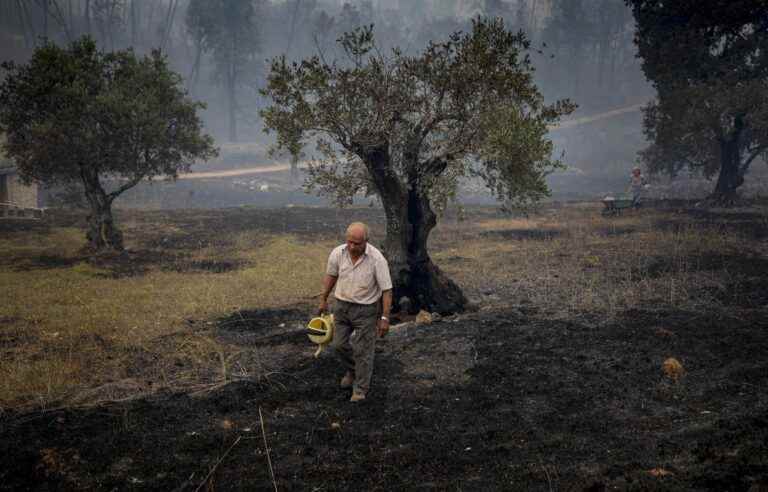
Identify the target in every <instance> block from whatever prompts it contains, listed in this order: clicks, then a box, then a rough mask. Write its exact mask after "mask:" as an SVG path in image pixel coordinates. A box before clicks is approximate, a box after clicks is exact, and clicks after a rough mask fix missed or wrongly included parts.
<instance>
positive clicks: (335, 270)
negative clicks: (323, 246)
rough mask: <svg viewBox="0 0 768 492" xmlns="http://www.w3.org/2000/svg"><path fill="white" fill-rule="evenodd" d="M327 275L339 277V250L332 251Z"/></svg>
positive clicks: (327, 266) (326, 270)
mask: <svg viewBox="0 0 768 492" xmlns="http://www.w3.org/2000/svg"><path fill="white" fill-rule="evenodd" d="M325 274H326V275H330V276H331V277H338V276H339V254H338V250H335V249H334V250H333V251H331V254H330V255H329V256H328V265H326V267H325Z"/></svg>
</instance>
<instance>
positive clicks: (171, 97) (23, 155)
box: [0, 37, 216, 250]
mask: <svg viewBox="0 0 768 492" xmlns="http://www.w3.org/2000/svg"><path fill="white" fill-rule="evenodd" d="M2 67H3V69H4V70H5V71H6V74H5V78H4V79H3V80H2V83H0V131H3V132H5V135H6V141H5V143H4V144H3V150H5V152H6V153H7V155H8V156H9V157H10V158H11V159H13V161H14V162H15V164H16V165H17V167H18V170H19V175H20V176H21V177H22V178H23V179H24V180H26V181H28V182H31V181H35V182H41V183H45V184H56V183H63V184H66V183H72V182H79V184H80V185H82V188H83V190H84V193H85V197H86V199H87V201H88V204H89V206H90V215H89V217H88V233H87V238H88V241H89V245H90V246H91V247H92V248H93V249H95V250H101V249H116V250H119V249H122V235H121V233H120V231H119V230H118V229H117V228H116V227H115V225H114V222H113V218H112V203H113V202H114V200H115V199H116V198H117V197H118V196H120V194H121V193H123V192H124V191H126V190H128V189H130V188H132V187H134V186H136V185H137V184H138V183H139V182H140V181H141V180H143V179H151V178H152V177H155V176H169V177H176V176H177V173H178V172H179V171H184V170H188V169H189V166H190V165H191V163H192V162H193V161H194V160H195V159H198V158H209V157H212V156H214V155H215V154H216V150H215V148H214V146H213V139H212V138H211V137H210V136H208V135H204V134H203V133H202V123H201V121H200V118H199V117H198V115H197V111H198V109H200V108H201V107H202V104H200V103H197V102H193V101H190V100H189V99H188V98H187V97H186V95H185V92H184V90H183V89H182V85H181V78H180V77H179V76H178V75H177V74H176V73H174V72H172V71H171V70H170V69H169V68H168V64H167V61H166V59H165V58H164V57H163V56H162V55H161V54H160V53H159V52H154V53H152V54H151V55H149V56H145V57H143V58H141V59H139V58H137V57H136V56H135V55H134V54H133V52H132V51H130V50H127V51H117V52H113V53H103V52H101V51H99V50H98V49H97V48H96V44H95V43H94V41H93V40H92V39H91V38H89V37H83V38H81V39H79V40H77V41H75V42H73V43H72V44H71V45H70V46H69V47H67V48H61V47H58V46H56V45H54V44H51V43H46V44H44V45H43V46H41V47H39V48H38V49H37V50H35V52H34V54H33V56H32V59H31V60H30V61H29V63H26V64H23V65H17V64H14V63H3V64H2Z"/></svg>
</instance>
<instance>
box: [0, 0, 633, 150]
mask: <svg viewBox="0 0 768 492" xmlns="http://www.w3.org/2000/svg"><path fill="white" fill-rule="evenodd" d="M597 1H598V3H599V4H600V5H599V6H598V8H596V7H595V5H594V3H595V2H594V1H593V0H550V1H549V2H545V1H544V0H509V1H505V0H478V1H477V2H475V3H472V2H464V4H465V5H469V6H471V8H467V9H465V10H464V11H460V10H458V8H457V7H456V5H457V3H456V2H431V1H428V0H410V1H408V2H400V5H399V6H397V7H398V8H394V7H392V6H391V5H396V2H376V3H374V2H373V1H371V0H359V1H353V2H348V3H342V2H339V1H332V0H284V1H278V0H207V1H203V0H32V1H29V0H0V41H2V42H0V59H3V60H14V61H25V60H26V59H28V58H29V56H30V55H31V53H32V50H33V49H34V48H35V47H36V46H38V45H39V44H40V40H41V39H43V38H48V39H50V40H51V41H53V42H56V43H68V42H71V41H72V40H74V39H76V38H78V37H79V36H81V35H83V34H89V35H90V36H92V37H93V38H94V39H95V40H96V42H97V44H98V46H99V47H100V48H101V49H104V50H115V49H124V48H128V47H131V48H133V49H134V51H136V52H137V53H139V54H146V53H149V52H150V51H151V50H152V49H154V48H159V49H160V50H161V51H162V52H163V53H164V54H166V55H167V56H168V58H169V62H170V66H171V68H172V69H174V70H175V71H177V72H179V73H181V74H182V75H183V76H184V78H185V84H186V86H187V89H188V90H189V91H190V93H191V94H192V95H193V96H194V97H196V98H198V99H201V100H203V101H205V102H206V103H207V104H208V109H207V110H206V112H205V113H204V115H203V118H204V121H205V123H206V125H207V127H208V128H209V129H210V130H211V132H212V133H213V134H214V135H216V136H218V138H219V139H220V140H229V141H254V140H261V139H263V138H264V137H263V135H262V134H261V127H262V124H261V121H260V120H259V118H258V110H259V109H263V107H264V106H265V104H266V101H264V100H263V98H261V97H260V96H259V94H258V89H259V88H261V87H264V85H265V82H266V80H265V77H266V74H267V71H268V64H267V63H266V60H268V59H271V58H273V57H274V56H277V55H282V54H285V55H286V56H287V58H288V59H289V60H300V59H303V58H306V57H307V56H310V55H312V54H314V53H315V52H317V51H318V50H319V51H321V52H323V53H324V54H325V56H326V57H327V58H329V59H331V58H333V57H335V56H338V55H340V53H339V49H338V45H337V43H336V40H337V39H339V38H340V37H341V35H342V34H343V33H344V32H349V31H351V30H353V29H355V28H358V27H361V26H366V25H370V24H374V25H375V33H376V38H377V41H378V43H379V44H380V45H381V46H382V48H383V49H387V48H390V47H393V46H399V47H401V48H402V49H403V50H405V51H406V52H408V51H415V50H418V49H420V48H421V47H423V46H425V45H426V44H427V43H428V41H429V40H432V39H441V38H445V37H446V36H447V35H449V34H450V33H452V32H456V31H459V30H462V31H467V30H468V29H470V28H471V25H470V21H471V17H470V16H471V15H473V14H482V15H487V16H490V17H497V16H498V17H502V18H503V19H504V20H505V23H506V25H507V27H508V28H509V29H510V30H512V31H517V30H523V31H524V32H526V34H527V35H528V38H529V39H531V40H532V45H533V47H534V48H538V50H539V51H534V52H533V53H532V55H533V62H534V65H535V66H536V69H537V72H536V81H537V84H538V85H539V87H540V88H541V90H542V92H543V93H544V94H545V96H547V97H550V98H551V99H556V98H558V97H569V98H571V99H573V100H577V101H579V103H580V107H581V110H582V111H583V112H585V113H587V112H590V111H597V110H600V109H603V108H606V107H613V106H619V105H622V104H624V103H626V102H637V101H636V100H637V99H638V97H642V96H644V93H643V92H644V91H645V93H647V87H646V86H645V84H644V83H643V77H642V75H641V74H640V71H639V62H638V61H637V60H636V59H635V57H634V54H635V51H636V50H635V47H634V46H633V44H632V34H633V29H634V24H633V19H632V15H631V11H630V10H629V9H628V8H627V7H626V6H625V5H624V2H623V1H622V0H597ZM454 4H456V5H454ZM544 7H546V9H545V8H544ZM534 12H536V15H534ZM638 94H640V96H638ZM592 158H593V156H588V155H585V156H584V159H583V160H584V163H583V165H589V162H587V161H590V159H592Z"/></svg>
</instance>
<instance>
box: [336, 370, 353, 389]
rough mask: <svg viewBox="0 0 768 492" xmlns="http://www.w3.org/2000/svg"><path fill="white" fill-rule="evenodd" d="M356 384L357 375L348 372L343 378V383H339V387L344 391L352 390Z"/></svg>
mask: <svg viewBox="0 0 768 492" xmlns="http://www.w3.org/2000/svg"><path fill="white" fill-rule="evenodd" d="M354 382H355V375H354V374H352V373H351V372H347V373H346V374H345V375H344V377H343V378H341V383H339V386H341V387H342V388H344V389H347V388H351V387H352V384H353V383H354Z"/></svg>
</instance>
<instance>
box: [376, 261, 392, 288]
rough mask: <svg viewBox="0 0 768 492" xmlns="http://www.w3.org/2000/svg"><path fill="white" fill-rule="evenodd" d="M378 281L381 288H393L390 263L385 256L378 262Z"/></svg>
mask: <svg viewBox="0 0 768 492" xmlns="http://www.w3.org/2000/svg"><path fill="white" fill-rule="evenodd" d="M376 283H377V284H379V288H380V289H381V290H382V291H384V290H389V289H391V288H392V278H391V277H390V276H389V263H387V259H386V258H384V257H383V256H382V257H381V258H379V259H378V261H377V262H376Z"/></svg>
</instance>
